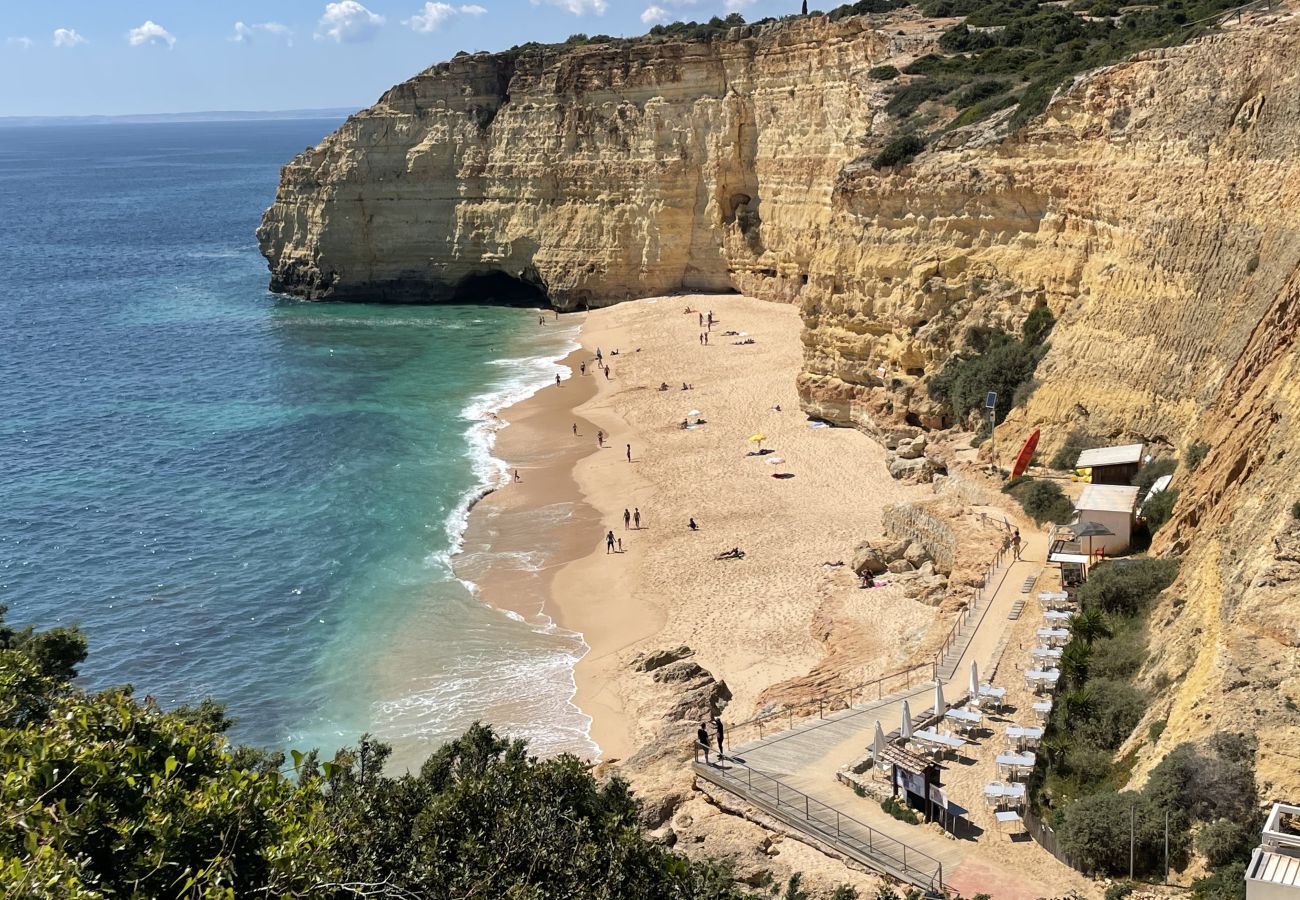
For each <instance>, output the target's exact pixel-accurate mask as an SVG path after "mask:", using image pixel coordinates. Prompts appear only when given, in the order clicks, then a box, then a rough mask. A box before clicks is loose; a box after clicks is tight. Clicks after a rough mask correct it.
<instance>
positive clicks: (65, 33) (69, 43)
mask: <svg viewBox="0 0 1300 900" xmlns="http://www.w3.org/2000/svg"><path fill="white" fill-rule="evenodd" d="M89 43H90V41H88V40H86V39H85V38H84V37H82V36H81V35H80V34H78V33H77V29H75V28H56V29H54V46H56V47H76V46H79V45H81V44H89Z"/></svg>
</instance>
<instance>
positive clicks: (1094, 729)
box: [1077, 678, 1147, 750]
mask: <svg viewBox="0 0 1300 900" xmlns="http://www.w3.org/2000/svg"><path fill="white" fill-rule="evenodd" d="M1088 686H1089V688H1090V689H1091V690H1092V692H1093V695H1094V696H1095V698H1096V700H1095V705H1094V708H1093V711H1092V715H1091V716H1090V717H1088V718H1087V719H1085V720H1083V721H1081V722H1079V723H1078V726H1077V727H1078V736H1079V737H1080V738H1081V739H1083V740H1085V741H1087V742H1089V743H1091V744H1093V745H1094V746H1096V747H1100V748H1101V749H1103V750H1115V749H1116V748H1118V747H1119V745H1120V744H1122V743H1124V741H1125V740H1127V739H1128V736H1129V735H1130V734H1132V733H1133V729H1134V728H1136V727H1137V724H1138V722H1140V721H1141V720H1142V717H1143V716H1144V715H1146V711H1147V698H1146V695H1145V694H1143V693H1142V691H1141V690H1139V689H1138V688H1136V687H1134V686H1133V685H1131V684H1129V683H1128V682H1126V681H1113V680H1111V679H1108V678H1094V679H1092V680H1091V681H1090V682H1088Z"/></svg>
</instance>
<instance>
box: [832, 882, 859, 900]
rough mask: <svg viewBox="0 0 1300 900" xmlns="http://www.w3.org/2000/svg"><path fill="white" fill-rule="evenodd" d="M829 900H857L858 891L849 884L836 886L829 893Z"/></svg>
mask: <svg viewBox="0 0 1300 900" xmlns="http://www.w3.org/2000/svg"><path fill="white" fill-rule="evenodd" d="M831 900H858V889H857V888H855V887H854V886H853V885H851V884H841V885H838V886H837V887H836V888H835V890H833V891H832V892H831Z"/></svg>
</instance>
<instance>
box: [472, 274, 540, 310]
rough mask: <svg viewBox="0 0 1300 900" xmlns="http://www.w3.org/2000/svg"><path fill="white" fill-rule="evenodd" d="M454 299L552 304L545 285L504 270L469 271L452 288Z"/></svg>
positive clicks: (538, 304) (527, 304) (522, 304)
mask: <svg viewBox="0 0 1300 900" xmlns="http://www.w3.org/2000/svg"><path fill="white" fill-rule="evenodd" d="M451 302H452V303H491V304H493V305H496V306H529V307H545V306H550V305H551V300H550V298H549V297H547V296H546V291H544V290H542V288H540V287H538V286H537V285H536V284H532V283H530V282H527V281H524V280H523V279H522V278H516V277H515V276H513V275H509V274H507V273H505V272H501V271H495V272H476V273H475V274H473V275H466V276H465V277H464V278H462V279H461V280H460V281H459V282H458V283H457V284H456V286H455V287H454V288H452V293H451Z"/></svg>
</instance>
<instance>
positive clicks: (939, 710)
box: [934, 678, 948, 716]
mask: <svg viewBox="0 0 1300 900" xmlns="http://www.w3.org/2000/svg"><path fill="white" fill-rule="evenodd" d="M947 711H948V704H946V703H944V702H943V682H942V681H940V680H939V679H937V678H936V679H935V681H934V714H935V715H936V716H941V715H943V714H944V713H945V712H947Z"/></svg>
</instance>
